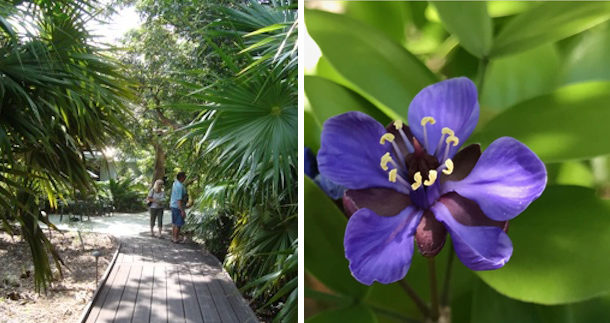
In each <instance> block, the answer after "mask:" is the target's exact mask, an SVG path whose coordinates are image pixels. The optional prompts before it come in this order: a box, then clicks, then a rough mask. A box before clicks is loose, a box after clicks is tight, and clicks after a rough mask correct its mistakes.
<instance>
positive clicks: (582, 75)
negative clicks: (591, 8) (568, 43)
mask: <svg viewBox="0 0 610 323" xmlns="http://www.w3.org/2000/svg"><path fill="white" fill-rule="evenodd" d="M609 52H610V22H606V23H604V24H602V25H599V26H597V27H595V28H592V29H591V30H589V31H587V32H585V33H583V34H582V36H581V38H580V39H579V40H578V41H577V42H576V44H574V46H573V48H572V50H571V51H570V53H569V54H568V57H567V58H566V61H565V63H564V65H563V66H562V67H563V82H564V83H575V82H583V81H591V80H606V81H610V64H608V53H609Z"/></svg>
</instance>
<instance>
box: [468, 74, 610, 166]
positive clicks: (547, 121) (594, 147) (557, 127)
mask: <svg viewBox="0 0 610 323" xmlns="http://www.w3.org/2000/svg"><path fill="white" fill-rule="evenodd" d="M609 104H610V82H589V83H579V84H575V85H570V86H566V87H563V88H561V89H559V90H556V91H554V92H553V93H551V94H548V95H544V96H540V97H537V98H534V99H531V100H528V101H525V102H522V103H519V104H517V105H516V106H514V107H512V108H510V109H507V110H505V111H504V112H503V113H501V114H500V115H498V116H497V117H496V118H494V119H493V120H491V121H490V122H489V123H487V124H486V125H485V126H484V127H483V129H481V130H480V131H479V132H478V133H477V134H476V135H475V136H474V137H473V138H472V140H471V141H472V142H480V143H482V144H483V145H484V146H486V145H488V144H490V143H491V142H492V141H493V140H495V139H497V138H499V137H502V136H510V137H514V138H516V139H517V140H519V141H521V142H523V143H524V144H526V145H527V146H528V147H529V148H531V149H532V150H533V151H534V152H535V153H536V154H538V156H539V157H540V158H541V159H542V160H543V161H545V162H557V161H563V160H569V159H584V158H590V157H594V156H599V155H603V154H608V153H610V141H609V140H602V139H603V138H606V137H607V135H608V124H610V109H608V105H609Z"/></svg>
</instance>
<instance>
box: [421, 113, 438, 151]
mask: <svg viewBox="0 0 610 323" xmlns="http://www.w3.org/2000/svg"><path fill="white" fill-rule="evenodd" d="M428 123H430V124H435V123H436V119H434V118H433V117H423V118H422V119H421V122H420V124H421V126H422V128H424V148H426V151H429V147H428V131H427V130H426V125H427V124H428Z"/></svg>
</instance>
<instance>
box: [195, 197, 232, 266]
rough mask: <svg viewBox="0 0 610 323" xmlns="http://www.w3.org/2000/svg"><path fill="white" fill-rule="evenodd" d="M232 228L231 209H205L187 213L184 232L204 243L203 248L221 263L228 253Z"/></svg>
mask: <svg viewBox="0 0 610 323" xmlns="http://www.w3.org/2000/svg"><path fill="white" fill-rule="evenodd" d="M234 226H235V216H234V215H233V214H232V210H231V209H220V208H219V209H213V208H207V207H206V208H204V209H203V210H201V211H200V212H191V213H189V216H188V217H187V221H186V225H185V227H184V230H185V231H189V232H192V233H193V234H194V235H195V236H196V237H197V238H199V239H202V240H203V241H205V248H206V249H207V250H208V251H209V252H211V253H212V254H213V255H214V256H216V258H218V260H220V261H221V262H223V261H224V260H225V257H226V256H227V253H228V251H229V246H230V244H231V235H232V234H233V227H234Z"/></svg>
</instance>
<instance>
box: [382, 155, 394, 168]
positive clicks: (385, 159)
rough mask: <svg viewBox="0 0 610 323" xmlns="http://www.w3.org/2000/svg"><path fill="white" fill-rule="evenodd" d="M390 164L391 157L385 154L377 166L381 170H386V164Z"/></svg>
mask: <svg viewBox="0 0 610 323" xmlns="http://www.w3.org/2000/svg"><path fill="white" fill-rule="evenodd" d="M390 162H392V156H390V153H385V155H383V156H381V162H380V163H379V165H380V166H381V168H382V169H383V170H388V163H390Z"/></svg>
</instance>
